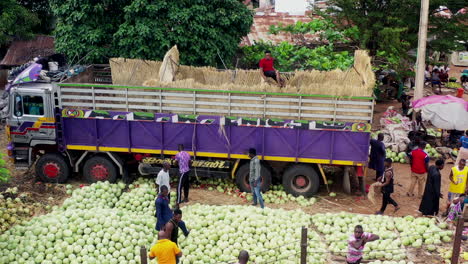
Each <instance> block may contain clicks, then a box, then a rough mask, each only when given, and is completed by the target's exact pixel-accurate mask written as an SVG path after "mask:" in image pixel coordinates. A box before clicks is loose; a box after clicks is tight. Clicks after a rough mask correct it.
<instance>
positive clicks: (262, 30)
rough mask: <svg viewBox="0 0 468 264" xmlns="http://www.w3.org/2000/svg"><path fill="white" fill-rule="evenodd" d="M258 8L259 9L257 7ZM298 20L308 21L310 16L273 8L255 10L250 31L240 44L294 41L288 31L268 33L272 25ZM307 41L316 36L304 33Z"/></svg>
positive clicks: (314, 38)
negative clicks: (283, 11)
mask: <svg viewBox="0 0 468 264" xmlns="http://www.w3.org/2000/svg"><path fill="white" fill-rule="evenodd" d="M257 10H259V9H257ZM298 21H302V22H310V21H312V18H311V17H310V16H309V15H308V14H306V15H303V16H301V15H290V14H289V13H279V12H274V11H273V10H265V11H264V12H262V11H257V12H256V14H255V16H254V23H253V24H252V27H251V29H250V33H249V34H248V35H247V36H245V37H244V38H243V39H242V41H241V44H240V45H241V46H250V45H253V44H254V43H255V42H259V41H264V42H272V43H274V44H278V43H280V42H282V41H288V42H291V43H294V42H296V40H295V39H294V37H293V36H292V35H291V34H290V33H286V32H282V33H279V34H277V35H273V34H270V33H268V31H269V29H270V26H272V25H278V24H280V23H281V24H283V25H292V24H295V23H296V22H298ZM305 37H306V38H307V40H308V41H316V40H318V36H314V35H306V36H305Z"/></svg>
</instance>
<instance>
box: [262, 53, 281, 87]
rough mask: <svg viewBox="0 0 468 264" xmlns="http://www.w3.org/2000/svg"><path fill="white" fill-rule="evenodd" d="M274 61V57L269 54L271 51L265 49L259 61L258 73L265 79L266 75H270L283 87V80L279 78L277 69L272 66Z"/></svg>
mask: <svg viewBox="0 0 468 264" xmlns="http://www.w3.org/2000/svg"><path fill="white" fill-rule="evenodd" d="M274 62H275V59H274V58H273V57H272V56H271V52H270V51H269V50H267V51H265V58H263V59H261V60H260V63H259V67H260V74H261V75H262V78H263V79H264V80H265V81H266V78H267V77H271V78H273V79H274V80H275V81H276V82H277V83H278V85H279V86H280V87H283V86H284V80H283V79H281V77H280V73H279V71H277V70H275V68H274V66H273V63H274Z"/></svg>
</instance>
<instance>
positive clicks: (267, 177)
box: [236, 163, 271, 192]
mask: <svg viewBox="0 0 468 264" xmlns="http://www.w3.org/2000/svg"><path fill="white" fill-rule="evenodd" d="M249 174H250V164H249V163H246V164H244V165H242V166H241V167H240V168H239V169H238V170H237V172H236V184H237V187H239V190H240V191H241V192H251V190H250V184H249ZM261 174H262V192H266V191H268V190H269V189H270V186H271V171H270V170H269V169H268V168H267V167H265V166H264V165H263V164H262V169H261Z"/></svg>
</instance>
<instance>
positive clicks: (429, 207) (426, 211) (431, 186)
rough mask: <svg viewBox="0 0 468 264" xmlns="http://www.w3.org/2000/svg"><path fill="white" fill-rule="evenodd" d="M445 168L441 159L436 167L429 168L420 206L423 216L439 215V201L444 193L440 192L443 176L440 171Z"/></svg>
mask: <svg viewBox="0 0 468 264" xmlns="http://www.w3.org/2000/svg"><path fill="white" fill-rule="evenodd" d="M443 168H444V161H443V160H441V159H439V160H437V161H436V163H435V165H432V166H431V167H429V170H428V172H427V180H426V187H425V189H424V194H423V197H422V199H421V204H420V205H419V211H420V212H421V213H422V214H423V215H437V214H439V199H441V198H442V197H443V196H442V193H441V192H440V182H441V176H440V171H441V170H442V169H443Z"/></svg>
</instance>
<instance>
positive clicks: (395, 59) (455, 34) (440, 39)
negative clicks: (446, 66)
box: [322, 0, 468, 68]
mask: <svg viewBox="0 0 468 264" xmlns="http://www.w3.org/2000/svg"><path fill="white" fill-rule="evenodd" d="M445 2H446V1H442V0H431V2H430V8H429V10H430V17H429V24H430V26H429V36H430V37H431V38H435V39H436V40H435V41H431V42H429V47H430V48H431V49H433V50H438V51H444V52H450V51H453V50H458V49H460V48H461V45H460V43H459V42H458V41H464V40H466V39H467V38H466V32H468V27H467V26H466V25H463V23H460V21H463V20H464V21H467V20H466V16H459V17H458V18H452V19H447V18H442V17H438V16H437V15H436V13H435V12H434V11H435V10H436V9H437V8H438V7H439V6H440V5H446V3H445ZM328 3H329V6H330V7H329V8H328V10H327V11H326V13H325V14H322V15H324V16H325V17H328V18H333V20H334V21H335V24H336V25H337V26H338V27H339V28H341V29H347V28H350V27H356V28H357V29H358V31H357V34H356V35H355V37H354V38H353V39H352V40H353V41H355V42H356V43H358V44H359V47H360V48H363V49H367V50H369V51H370V54H371V55H373V56H376V62H377V63H380V64H383V65H386V66H388V67H394V68H398V67H401V66H402V65H403V64H402V60H405V59H407V58H408V56H407V53H408V51H409V50H411V49H414V48H416V47H417V40H418V39H417V37H418V29H419V15H418V14H419V11H420V1H419V0H401V1H386V0H330V1H329V2H328Z"/></svg>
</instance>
